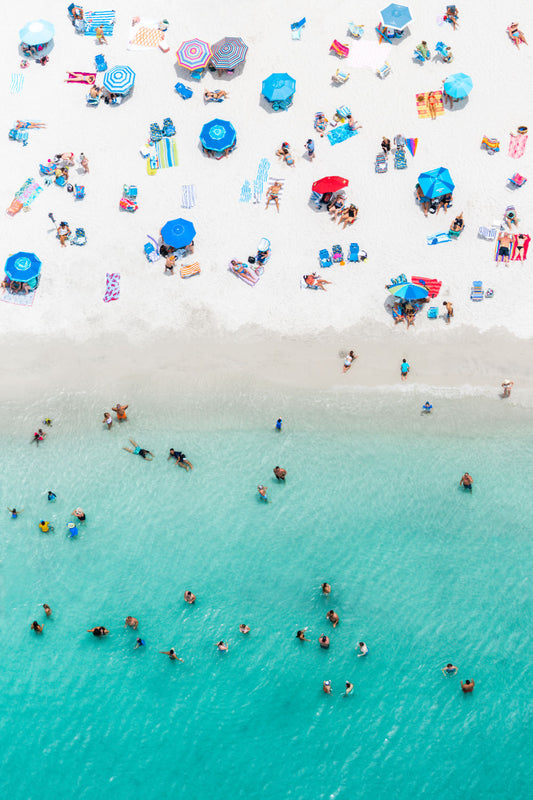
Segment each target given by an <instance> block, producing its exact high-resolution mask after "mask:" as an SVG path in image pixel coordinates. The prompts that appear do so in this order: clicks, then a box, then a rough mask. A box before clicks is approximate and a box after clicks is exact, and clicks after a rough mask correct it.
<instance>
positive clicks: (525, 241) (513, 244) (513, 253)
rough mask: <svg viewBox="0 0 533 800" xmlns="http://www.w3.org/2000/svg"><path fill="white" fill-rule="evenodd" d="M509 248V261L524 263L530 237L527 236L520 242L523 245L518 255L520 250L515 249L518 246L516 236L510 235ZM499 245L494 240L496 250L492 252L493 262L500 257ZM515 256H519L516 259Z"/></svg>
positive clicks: (498, 242) (497, 241) (514, 234)
mask: <svg viewBox="0 0 533 800" xmlns="http://www.w3.org/2000/svg"><path fill="white" fill-rule="evenodd" d="M511 240H512V241H511V247H510V248H509V261H525V260H526V258H527V251H528V249H529V242H530V241H531V236H529V235H527V236H526V238H525V239H522V240H521V243H522V244H523V249H522V253H521V254H520V250H518V248H517V244H518V234H516V233H512V234H511ZM500 244H501V242H500V241H499V240H496V248H495V251H494V260H495V261H498V257H499V255H500ZM517 256H521V257H520V258H517Z"/></svg>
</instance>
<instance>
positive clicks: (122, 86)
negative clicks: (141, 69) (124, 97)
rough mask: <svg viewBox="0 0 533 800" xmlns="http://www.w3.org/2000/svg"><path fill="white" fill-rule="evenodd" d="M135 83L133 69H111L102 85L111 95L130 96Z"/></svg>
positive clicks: (105, 75) (105, 74)
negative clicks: (129, 93)
mask: <svg viewBox="0 0 533 800" xmlns="http://www.w3.org/2000/svg"><path fill="white" fill-rule="evenodd" d="M134 83H135V73H134V71H133V70H132V68H131V67H111V69H108V70H107V72H105V73H104V77H103V79H102V84H103V86H104V88H105V89H107V91H108V92H111V94H128V92H129V90H130V89H131V88H132V87H133V84H134Z"/></svg>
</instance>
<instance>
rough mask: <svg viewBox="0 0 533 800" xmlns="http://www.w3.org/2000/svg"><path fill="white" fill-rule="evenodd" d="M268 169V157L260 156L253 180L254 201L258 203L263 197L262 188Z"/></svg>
mask: <svg viewBox="0 0 533 800" xmlns="http://www.w3.org/2000/svg"><path fill="white" fill-rule="evenodd" d="M269 170H270V161H269V160H268V158H262V159H261V161H260V162H259V165H258V167H257V175H256V178H255V181H254V203H260V202H261V200H262V199H263V189H264V186H265V183H266V180H267V178H268V171H269Z"/></svg>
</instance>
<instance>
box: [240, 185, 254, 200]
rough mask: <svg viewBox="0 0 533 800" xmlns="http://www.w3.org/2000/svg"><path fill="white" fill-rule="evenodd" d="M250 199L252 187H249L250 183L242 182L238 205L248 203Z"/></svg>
mask: <svg viewBox="0 0 533 800" xmlns="http://www.w3.org/2000/svg"><path fill="white" fill-rule="evenodd" d="M251 199H252V187H251V186H250V181H244V183H243V185H242V186H241V196H240V197H239V203H249V202H250V200H251Z"/></svg>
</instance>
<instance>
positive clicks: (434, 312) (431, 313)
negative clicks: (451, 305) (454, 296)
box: [428, 306, 439, 319]
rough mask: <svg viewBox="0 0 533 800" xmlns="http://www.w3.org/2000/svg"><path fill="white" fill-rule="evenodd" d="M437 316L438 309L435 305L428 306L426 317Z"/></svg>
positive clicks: (434, 317) (432, 317)
mask: <svg viewBox="0 0 533 800" xmlns="http://www.w3.org/2000/svg"><path fill="white" fill-rule="evenodd" d="M438 316H439V309H438V308H437V306H431V307H430V308H428V319H437V317H438Z"/></svg>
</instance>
